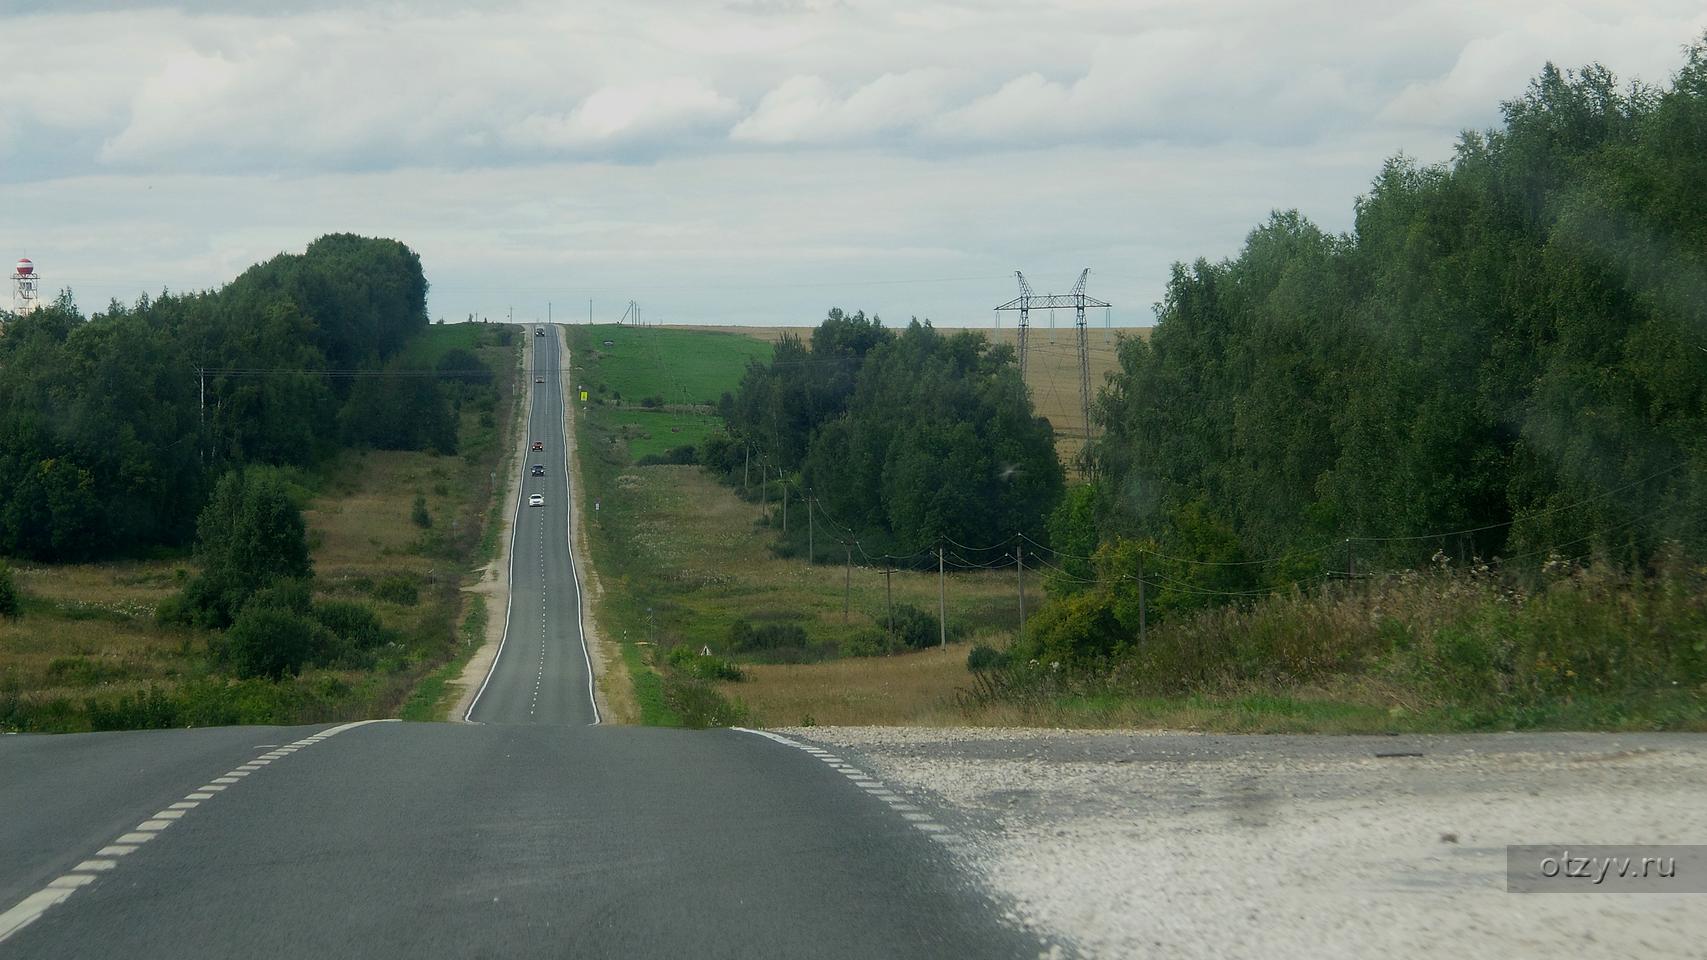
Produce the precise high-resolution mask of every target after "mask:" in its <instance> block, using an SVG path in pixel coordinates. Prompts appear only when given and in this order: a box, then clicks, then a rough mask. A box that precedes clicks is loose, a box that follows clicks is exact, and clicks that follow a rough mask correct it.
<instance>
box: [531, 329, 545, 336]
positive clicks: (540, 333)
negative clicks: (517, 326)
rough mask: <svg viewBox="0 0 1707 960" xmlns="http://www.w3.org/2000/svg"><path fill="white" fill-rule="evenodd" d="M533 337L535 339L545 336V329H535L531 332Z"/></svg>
mask: <svg viewBox="0 0 1707 960" xmlns="http://www.w3.org/2000/svg"><path fill="white" fill-rule="evenodd" d="M533 335H534V336H536V337H543V336H545V328H544V327H535V328H534V330H533Z"/></svg>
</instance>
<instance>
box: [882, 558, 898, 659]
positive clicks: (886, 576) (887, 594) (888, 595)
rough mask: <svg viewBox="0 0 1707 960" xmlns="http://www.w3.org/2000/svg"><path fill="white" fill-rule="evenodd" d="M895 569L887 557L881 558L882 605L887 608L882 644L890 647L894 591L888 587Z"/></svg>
mask: <svg viewBox="0 0 1707 960" xmlns="http://www.w3.org/2000/svg"><path fill="white" fill-rule="evenodd" d="M894 572H895V569H894V567H892V566H891V565H890V563H889V558H888V557H887V556H885V557H884V558H883V605H884V607H885V608H886V609H887V610H888V612H887V613H885V614H884V615H883V645H884V647H886V648H887V647H890V646H892V645H893V644H894V643H895V593H894V591H892V590H891V589H890V587H889V580H890V574H892V573H894Z"/></svg>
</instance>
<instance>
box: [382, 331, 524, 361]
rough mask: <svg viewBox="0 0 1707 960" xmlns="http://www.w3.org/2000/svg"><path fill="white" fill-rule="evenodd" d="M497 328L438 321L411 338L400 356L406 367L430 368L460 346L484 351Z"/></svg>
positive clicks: (468, 349)
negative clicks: (483, 347)
mask: <svg viewBox="0 0 1707 960" xmlns="http://www.w3.org/2000/svg"><path fill="white" fill-rule="evenodd" d="M493 329H494V325H492V324H486V323H436V324H433V325H432V326H430V327H428V328H427V329H426V330H425V331H423V332H422V333H420V334H418V335H417V336H415V337H414V339H412V340H410V341H409V345H408V346H407V347H405V348H404V350H403V353H402V354H401V355H400V356H401V358H402V361H403V364H404V365H405V366H410V367H430V366H432V365H433V364H435V363H437V362H438V361H439V358H440V357H442V356H444V355H445V354H446V353H448V352H450V351H451V350H454V349H456V348H458V347H460V348H462V349H464V350H467V351H468V352H469V353H473V354H480V353H481V352H482V350H481V347H482V346H486V345H489V344H490V343H491V342H492V335H491V331H492V330H493ZM515 329H516V330H521V329H523V328H520V327H517V328H515ZM512 336H514V334H512Z"/></svg>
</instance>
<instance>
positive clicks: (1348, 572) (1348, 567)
mask: <svg viewBox="0 0 1707 960" xmlns="http://www.w3.org/2000/svg"><path fill="white" fill-rule="evenodd" d="M1354 575H1355V568H1354V566H1353V565H1352V559H1351V538H1350V537H1346V538H1345V579H1346V582H1348V583H1349V582H1350V581H1351V578H1352V577H1353V576H1354Z"/></svg>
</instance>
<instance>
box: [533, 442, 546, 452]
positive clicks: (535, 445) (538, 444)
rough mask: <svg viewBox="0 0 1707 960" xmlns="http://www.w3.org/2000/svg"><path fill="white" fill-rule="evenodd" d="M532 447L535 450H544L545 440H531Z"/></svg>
mask: <svg viewBox="0 0 1707 960" xmlns="http://www.w3.org/2000/svg"><path fill="white" fill-rule="evenodd" d="M533 448H534V449H535V450H544V449H545V441H544V440H535V441H534V442H533Z"/></svg>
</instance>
